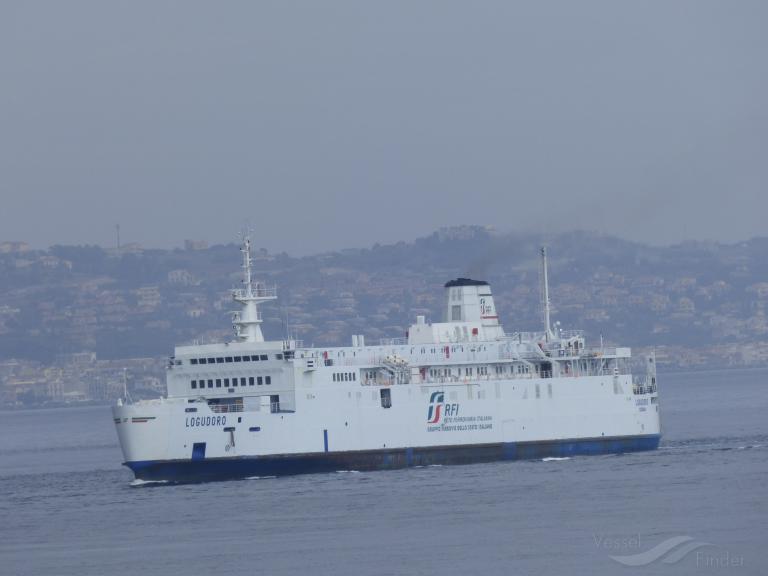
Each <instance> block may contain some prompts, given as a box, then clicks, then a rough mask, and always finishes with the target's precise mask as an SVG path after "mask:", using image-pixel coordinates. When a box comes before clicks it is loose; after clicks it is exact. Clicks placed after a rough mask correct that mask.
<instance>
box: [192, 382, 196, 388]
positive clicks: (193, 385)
mask: <svg viewBox="0 0 768 576" xmlns="http://www.w3.org/2000/svg"><path fill="white" fill-rule="evenodd" d="M192 388H193V389H194V388H197V380H192Z"/></svg>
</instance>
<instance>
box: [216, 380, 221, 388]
mask: <svg viewBox="0 0 768 576" xmlns="http://www.w3.org/2000/svg"><path fill="white" fill-rule="evenodd" d="M216 388H221V378H216Z"/></svg>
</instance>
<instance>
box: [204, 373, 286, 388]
mask: <svg viewBox="0 0 768 576" xmlns="http://www.w3.org/2000/svg"><path fill="white" fill-rule="evenodd" d="M238 382H239V385H240V386H254V385H256V386H261V385H262V384H266V385H267V386H269V385H270V384H272V376H255V377H254V376H251V377H250V378H240V379H239V380H238V379H237V378H216V379H210V380H192V389H193V390H196V389H198V388H200V389H202V388H205V387H206V386H205V385H206V383H207V384H208V388H213V387H214V386H215V387H216V388H222V387H224V388H230V387H232V388H234V387H236V386H237V385H238Z"/></svg>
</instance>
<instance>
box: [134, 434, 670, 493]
mask: <svg viewBox="0 0 768 576" xmlns="http://www.w3.org/2000/svg"><path fill="white" fill-rule="evenodd" d="M660 438H661V436H660V435H659V434H649V435H645V436H618V437H611V438H585V439H570V440H547V441H539V442H510V443H499V444H472V445H457V446H430V447H414V448H394V449H382V450H359V451H349V452H313V453H309V454H284V455H274V456H240V457H229V458H205V459H202V460H192V459H190V460H143V461H136V462H126V463H125V465H126V466H128V467H129V468H130V469H131V470H133V473H134V474H135V476H136V478H138V479H140V480H168V481H171V482H200V481H206V480H224V479H232V478H245V477H248V476H285V475H292V474H308V473H316V472H334V471H336V470H361V471H362V470H391V469H395V468H406V467H408V466H428V465H434V464H471V463H476V462H492V461H496V460H524V459H536V458H547V457H565V456H578V455H592V454H617V453H621V452H638V451H641V450H655V449H656V448H658V446H659V440H660Z"/></svg>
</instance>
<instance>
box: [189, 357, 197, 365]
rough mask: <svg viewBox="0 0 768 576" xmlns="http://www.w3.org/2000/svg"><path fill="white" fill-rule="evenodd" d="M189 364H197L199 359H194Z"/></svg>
mask: <svg viewBox="0 0 768 576" xmlns="http://www.w3.org/2000/svg"><path fill="white" fill-rule="evenodd" d="M189 363H190V364H197V358H192V359H191V360H190V361H189Z"/></svg>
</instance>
